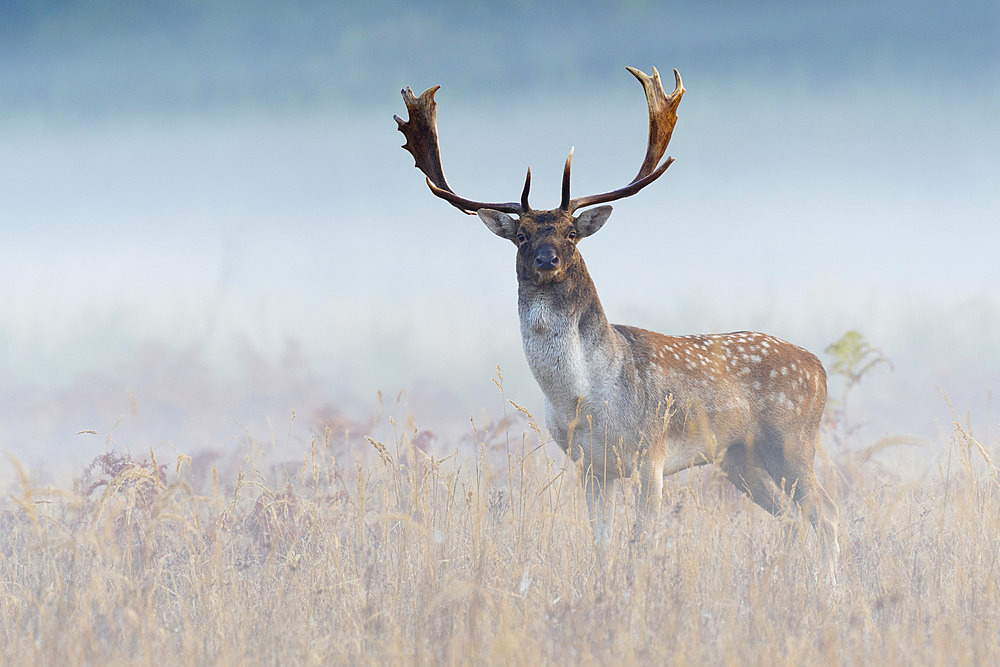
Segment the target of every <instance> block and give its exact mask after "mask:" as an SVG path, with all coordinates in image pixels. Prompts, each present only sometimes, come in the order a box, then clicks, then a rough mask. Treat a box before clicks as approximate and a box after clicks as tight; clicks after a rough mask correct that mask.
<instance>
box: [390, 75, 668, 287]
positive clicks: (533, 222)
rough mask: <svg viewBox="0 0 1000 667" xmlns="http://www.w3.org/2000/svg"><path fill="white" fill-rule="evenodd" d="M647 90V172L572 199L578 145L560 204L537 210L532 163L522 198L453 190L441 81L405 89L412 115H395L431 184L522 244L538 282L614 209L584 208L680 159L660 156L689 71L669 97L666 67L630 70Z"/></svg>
mask: <svg viewBox="0 0 1000 667" xmlns="http://www.w3.org/2000/svg"><path fill="white" fill-rule="evenodd" d="M626 69H627V70H628V71H629V72H630V73H631V74H632V75H633V76H635V78H636V79H638V80H639V83H641V84H642V87H643V90H644V91H645V93H646V102H647V104H648V106H649V142H648V144H647V147H646V157H645V159H644V160H643V161H642V166H641V167H640V168H639V173H638V174H636V176H635V178H633V179H632V180H631V181H630V182H629V183H627V184H626V185H625V186H623V187H621V188H618V189H616V190H611V191H610V192H605V193H603V194H598V195H590V196H585V197H575V198H570V168H571V166H572V162H573V151H572V150H570V153H569V157H567V158H566V165H565V167H564V168H563V179H562V200H561V202H560V204H559V208H555V209H551V210H535V209H533V208H531V206H530V205H529V204H528V193H529V191H530V189H531V169H530V168H529V169H528V173H527V176H526V177H525V179H524V188H523V190H522V191H521V201H520V202H507V203H486V202H479V201H473V200H470V199H465V198H464V197H460V196H459V195H457V194H456V193H455V191H454V190H452V189H451V186H449V185H448V182H447V180H445V177H444V170H443V169H442V167H441V151H440V149H439V147H438V137H437V102H435V101H434V94H435V93H436V92H437V91H438V89H439V88H440V86H434V87H433V88H428V89H427V90H425V91H424V92H423V94H422V95H420V97H417V96H416V95H414V94H413V91H412V90H410V89H409V88H406V89H404V90H403V91H402V94H403V100H404V102H405V103H406V109H407V113H408V116H409V120H407V121H404V120H403V119H401V118H400V117H399V116H395V119H396V123H398V125H399V131H400V132H402V133H403V135H404V136H405V137H406V143H405V144H403V148H405V149H406V150H407V151H409V152H410V154H411V155H413V158H414V161H415V163H416V164H415V166H416V167H417V168H418V169H420V171H422V172H423V173H424V175H425V176H426V178H427V187H429V188H430V189H431V192H433V193H434V194H435V195H437V196H438V197H440V198H441V199H444V200H446V201H448V202H449V203H450V204H451V205H452V206H454V207H456V208H457V209H459V210H460V211H462V212H463V213H467V214H472V213H477V214H478V215H479V217H480V219H481V220H482V221H483V222H484V223H485V224H486V226H487V227H488V228H489V229H490V231H492V232H493V233H494V234H496V235H497V236H499V237H501V238H505V239H507V240H509V241H511V242H512V243H514V244H515V245H516V246H517V247H518V251H517V275H518V279H519V280H523V281H527V282H530V283H532V284H535V285H544V284H546V283H550V282H561V281H562V280H563V279H564V278H565V276H566V275H567V272H568V271H570V270H571V269H572V267H573V266H574V264H575V263H576V262H577V261H579V253H577V252H576V245H577V243H579V242H580V240H581V239H583V238H586V237H588V236H590V235H591V234H594V233H595V232H597V230H599V229H600V228H601V226H602V225H604V223H605V221H607V219H608V216H609V215H611V207H610V206H599V207H597V208H593V209H589V210H586V211H582V212H581V213H579V214H578V215H575V213H576V211H578V210H580V209H584V208H587V207H589V206H594V205H596V204H605V203H607V202H611V201H615V200H617V199H623V198H625V197H630V196H631V195H634V194H635V193H637V192H639V191H640V190H642V189H643V188H644V187H646V186H647V185H649V184H650V183H652V182H653V181H655V180H656V179H657V178H659V177H660V176H662V175H663V172H665V171H666V170H667V168H668V167H669V166H670V165H671V164H672V163H673V161H674V160H673V158H671V157H668V158H667V159H666V160H663V162H662V163H661V162H660V160H661V158H662V157H663V154H664V153H665V152H666V150H667V145H668V144H669V143H670V136H671V135H672V134H673V130H674V125H675V124H676V123H677V106H678V105H679V104H680V101H681V97H682V96H683V95H684V86H683V84H682V82H681V75H680V73H678V71H677V70H676V69H675V70H674V79H675V81H676V83H675V86H674V90H673V92H672V93H671V94H670V95H669V96H668V95H667V94H666V93H665V92H664V90H663V84H662V83H661V82H660V73H659V72H657V71H656V68H655V67H654V68H653V74H652V76H649V75H647V74H644V73H643V72H641V71H639V70H638V69H635V68H634V67H627V68H626Z"/></svg>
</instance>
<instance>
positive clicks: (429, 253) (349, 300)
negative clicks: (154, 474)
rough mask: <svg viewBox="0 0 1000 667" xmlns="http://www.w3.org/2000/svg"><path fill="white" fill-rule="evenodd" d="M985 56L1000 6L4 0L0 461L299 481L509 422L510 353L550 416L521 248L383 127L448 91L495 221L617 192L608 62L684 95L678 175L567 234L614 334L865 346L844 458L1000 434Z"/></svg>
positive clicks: (514, 381)
mask: <svg viewBox="0 0 1000 667" xmlns="http://www.w3.org/2000/svg"><path fill="white" fill-rule="evenodd" d="M998 35H1000V5H998V3H997V2H995V0H984V1H981V2H952V3H933V2H908V3H898V2H888V1H875V2H872V1H869V0H865V1H859V2H840V3H831V2H784V1H769V2H761V3H743V2H706V3H684V4H682V3H671V2H652V1H644V0H633V1H627V2H619V3H614V2H593V1H590V0H574V1H573V2H554V3H547V4H545V5H544V6H543V5H542V4H541V3H535V2H526V1H513V2H502V1H492V2H475V1H474V2H467V1H463V2H447V1H442V2H426V3H404V2H392V1H373V2H367V3H318V2H295V3H279V4H275V3H269V2H263V1H247V2H242V3H238V4H234V3H223V2H203V1H198V2H194V1H189V2H161V3H133V2H125V1H124V0H96V1H88V2H83V1H82V0H80V1H71V0H69V1H65V2H55V1H34V2H26V1H21V0H8V1H6V2H3V3H2V4H0V233H2V236H0V451H2V452H4V453H6V454H8V455H10V456H12V457H14V458H16V459H18V460H20V461H22V462H24V463H26V464H29V465H30V466H32V467H34V468H36V469H37V468H40V467H44V468H46V469H47V470H57V469H63V468H65V469H66V470H70V471H73V470H78V469H79V466H80V465H82V464H84V463H85V462H86V461H89V460H90V459H92V458H93V457H94V456H96V455H98V454H100V453H101V452H103V451H105V450H106V449H108V448H110V447H118V448H119V449H125V450H130V451H133V452H137V453H138V454H140V455H142V454H143V452H148V450H149V448H150V447H154V448H157V449H158V450H159V449H162V448H168V449H170V448H173V449H175V450H176V451H178V452H184V453H191V452H195V451H201V450H209V449H224V448H239V447H242V446H245V445H246V443H247V442H248V441H260V442H272V443H275V444H276V445H277V446H278V448H279V449H282V450H285V449H287V451H288V455H289V456H291V457H292V458H294V457H295V456H300V454H299V452H300V451H301V448H300V446H299V445H300V444H301V443H303V442H305V443H308V441H309V438H310V437H311V435H312V434H313V433H316V432H318V431H321V430H322V428H323V426H324V425H329V424H335V425H336V428H353V429H355V430H357V431H364V430H365V429H367V428H373V427H372V424H375V423H376V422H377V421H378V420H379V418H378V417H377V415H381V416H382V418H384V417H385V416H393V417H395V418H396V419H397V420H402V419H405V417H406V415H407V414H408V413H411V412H412V413H413V414H414V415H415V417H416V420H417V423H418V424H419V425H420V426H421V427H422V428H425V429H428V430H430V431H433V432H434V433H435V434H437V439H436V443H437V444H436V445H435V444H433V443H432V444H431V445H429V446H432V447H433V446H437V447H439V448H441V449H442V450H444V451H446V452H447V451H450V450H453V448H454V442H455V440H454V438H455V437H457V435H456V434H460V433H465V432H467V431H469V430H470V429H471V427H470V424H469V418H470V417H473V418H475V419H476V420H477V421H478V422H484V421H489V420H490V419H493V418H495V417H496V416H497V415H502V414H503V411H504V404H503V399H502V398H501V396H500V393H499V392H498V390H497V388H496V386H495V385H494V383H493V382H492V381H491V380H492V379H493V378H494V377H495V374H496V366H497V365H498V364H499V365H500V366H501V368H502V372H503V376H504V391H505V393H506V396H507V397H508V398H512V399H514V400H516V401H517V402H518V403H520V404H522V405H525V406H526V407H528V408H529V409H530V410H532V411H533V412H534V413H535V414H536V415H538V417H539V418H541V416H542V414H543V410H542V399H541V394H540V391H539V390H538V389H537V387H536V385H535V384H534V381H533V379H532V378H531V376H530V373H529V371H528V369H527V366H526V363H525V361H524V358H523V354H522V352H521V349H520V337H519V330H518V324H517V312H516V281H515V277H514V248H513V247H512V246H510V244H507V243H505V242H502V241H500V240H499V239H497V238H496V237H495V236H493V235H492V234H491V233H490V232H489V231H487V230H486V229H485V227H483V226H482V224H481V223H480V222H479V221H478V219H477V218H474V217H469V216H464V215H462V214H460V213H458V212H457V211H456V210H455V209H453V208H451V207H450V206H448V205H447V204H445V203H444V202H442V201H440V200H438V199H436V198H435V197H433V196H432V195H431V194H430V193H429V192H428V191H427V189H426V186H425V185H424V179H423V176H422V175H421V174H420V173H419V172H418V171H416V170H415V169H414V168H413V160H412V158H410V156H409V155H408V154H406V153H405V152H404V151H403V150H401V149H400V148H399V146H400V144H402V143H403V137H402V135H401V134H400V133H399V132H397V131H396V124H395V122H393V120H392V116H393V114H395V113H398V114H400V115H403V116H405V108H404V105H403V102H402V99H401V97H400V95H399V90H400V88H401V87H404V86H411V87H412V88H413V89H414V91H416V92H417V93H419V92H420V91H422V90H423V89H425V88H427V87H430V86H433V85H438V84H440V85H441V86H442V88H441V90H440V91H439V92H438V94H437V100H438V103H439V109H438V123H439V131H440V138H441V149H442V154H443V162H444V168H445V173H446V174H447V176H448V179H449V181H450V183H451V185H452V186H453V187H454V188H455V189H456V190H457V191H458V192H459V193H460V194H462V195H464V196H467V197H470V198H473V199H480V200H500V201H508V200H511V199H516V198H517V196H518V194H519V192H520V188H521V184H522V181H523V175H524V170H525V168H526V167H528V166H529V165H530V166H531V167H532V173H533V176H534V179H533V188H532V203H533V205H534V206H536V207H553V206H556V205H557V204H558V199H559V180H560V176H561V167H562V163H563V160H564V159H565V157H566V154H567V152H568V151H569V149H570V147H571V146H575V148H576V153H575V157H574V171H573V176H574V180H573V194H574V195H579V194H590V193H594V192H599V191H605V190H608V189H612V188H615V187H618V186H620V185H623V184H624V183H626V182H627V181H628V180H630V179H631V178H632V176H633V175H634V173H635V171H636V170H637V169H638V165H639V163H640V162H641V160H642V157H643V154H644V151H645V142H646V132H647V127H646V107H645V100H644V98H643V95H642V92H641V88H640V87H639V85H638V84H637V83H636V81H635V80H634V79H633V78H632V77H631V76H630V75H628V74H627V73H626V72H625V69H624V68H625V66H626V65H633V66H636V67H639V68H640V69H642V70H644V71H646V72H649V71H650V68H651V67H652V66H656V67H657V68H658V69H659V70H660V72H661V73H662V74H663V76H664V81H665V83H666V84H667V87H668V90H669V86H670V84H669V82H670V81H671V77H670V74H669V73H670V70H671V68H674V67H676V68H678V69H679V70H680V71H681V73H682V75H683V77H684V83H685V87H686V88H687V91H688V92H687V94H686V95H685V97H684V101H683V103H682V105H681V107H680V120H679V122H678V125H677V129H676V131H675V133H674V137H673V141H672V144H671V146H670V149H669V154H671V155H673V156H674V157H675V158H676V160H677V162H676V163H675V164H674V165H673V166H672V167H671V169H670V170H669V172H667V174H666V175H665V176H664V177H663V178H662V179H660V181H658V182H657V183H656V184H655V185H654V186H651V187H650V188H647V189H646V190H645V191H643V192H642V193H641V194H640V195H638V196H636V197H633V198H631V199H628V200H624V201H621V202H618V203H616V204H615V213H614V215H613V216H612V217H611V219H610V221H609V223H608V224H607V225H606V226H605V227H604V229H603V230H602V231H601V233H600V234H598V235H596V236H595V237H593V238H591V239H587V240H586V241H585V242H584V243H583V244H582V245H581V250H582V252H583V254H584V256H585V257H586V258H587V263H588V266H589V268H590V271H591V274H592V276H593V277H594V280H595V282H596V284H597V287H598V291H599V292H600V295H601V297H602V300H603V302H604V305H605V309H606V310H607V312H608V315H609V317H610V318H611V320H612V321H613V322H622V323H628V324H634V325H638V326H643V327H645V328H650V329H655V330H658V331H662V332H665V333H677V334H685V333H699V332H716V331H731V330H741V329H755V330H763V331H766V332H768V333H772V334H775V335H777V336H779V337H782V338H785V339H787V340H791V341H793V342H796V343H798V344H800V345H803V346H805V347H807V348H809V349H811V350H813V351H815V352H816V353H818V354H819V355H820V356H821V358H823V359H824V361H825V362H826V363H827V365H828V367H829V365H830V363H831V359H830V357H829V355H826V354H823V351H824V350H825V349H826V347H827V346H828V345H829V344H830V343H832V342H833V341H834V340H836V339H838V338H839V337H840V336H841V335H842V334H844V332H846V331H848V330H850V329H856V330H857V331H859V332H861V333H862V334H863V335H864V336H865V337H866V338H867V339H868V340H869V341H870V342H871V344H872V345H874V346H876V347H878V348H879V349H880V350H881V352H882V353H883V354H884V355H885V356H886V357H887V358H888V359H890V360H891V361H892V364H893V368H892V369H891V370H890V369H889V367H888V366H885V365H881V366H879V367H878V368H877V369H876V370H874V371H873V372H872V373H870V374H869V375H868V376H866V377H865V379H864V381H863V382H862V384H861V385H860V386H859V387H858V388H857V389H856V390H854V391H853V392H852V395H851V399H850V400H851V418H852V420H854V422H855V423H856V424H858V425H860V426H861V428H859V430H858V431H857V432H856V433H855V435H854V436H853V440H854V444H855V446H865V445H866V444H870V443H872V442H874V441H876V440H878V439H879V438H881V437H883V436H886V435H894V434H909V435H914V436H917V437H920V438H925V439H927V440H928V442H929V444H928V445H927V447H926V448H925V451H927V452H930V453H931V454H933V453H934V452H935V447H938V448H943V443H945V442H946V440H947V437H948V433H950V431H951V423H952V421H953V420H959V421H962V422H963V423H968V424H969V426H970V428H972V429H973V432H974V433H975V434H976V436H977V437H978V438H980V441H981V442H986V443H989V442H992V443H994V444H995V443H996V441H997V438H998V437H1000V436H998V433H1000V424H998V419H1000V418H998V414H1000V410H998V409H997V406H996V405H994V399H993V392H995V391H996V390H997V389H998V388H1000V345H998V339H1000V262H998V248H1000V231H998V228H1000V224H998V223H1000V193H998V184H1000V168H998V163H997V155H1000V122H998V120H997V118H998V113H997V110H998V109H1000V38H998ZM838 383H840V384H838ZM830 389H831V395H836V396H839V395H840V392H841V391H842V390H843V385H842V380H841V379H840V378H836V377H834V378H832V379H831V386H830ZM379 392H381V393H382V398H381V399H379V398H378V396H379ZM380 400H381V402H380ZM380 405H381V407H380ZM293 414H294V418H293ZM281 455H283V454H281V453H279V456H281ZM3 468H9V466H8V464H7V462H6V461H5V462H3V463H0V470H2V469H3ZM2 476H3V473H2V472H0V477H2Z"/></svg>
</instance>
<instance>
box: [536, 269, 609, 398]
mask: <svg viewBox="0 0 1000 667" xmlns="http://www.w3.org/2000/svg"><path fill="white" fill-rule="evenodd" d="M518 315H519V317H520V320H521V342H522V343H523V345H524V354H525V357H526V358H527V361H528V366H529V367H530V368H531V372H532V374H533V375H534V376H535V380H536V381H537V382H538V384H539V386H540V387H541V389H542V392H543V393H544V394H545V396H546V398H547V399H549V401H550V402H551V403H552V404H553V405H554V406H557V407H559V406H561V407H562V408H563V409H569V410H573V409H575V406H576V405H577V403H578V402H579V400H580V399H581V398H582V399H583V400H584V401H587V402H589V399H590V398H591V393H592V390H591V388H592V387H593V386H594V384H595V383H594V382H592V379H593V380H597V379H598V378H600V377H608V376H607V373H609V372H611V371H613V370H614V369H613V366H614V365H615V364H620V363H621V358H622V355H621V354H619V350H618V348H619V346H620V344H619V343H618V340H617V337H616V336H615V333H614V330H613V329H612V327H611V324H610V323H609V322H608V318H607V316H606V315H605V314H604V308H603V307H602V306H601V301H600V299H599V298H598V297H597V289H596V288H595V287H594V282H593V280H591V278H590V274H589V273H588V272H587V267H586V265H585V264H584V262H583V258H582V257H581V258H578V261H576V262H574V264H573V266H571V267H570V268H569V269H567V272H566V277H565V279H563V280H562V281H561V282H558V283H549V284H545V285H535V284H533V283H532V282H531V281H529V280H526V279H524V278H522V277H519V278H518Z"/></svg>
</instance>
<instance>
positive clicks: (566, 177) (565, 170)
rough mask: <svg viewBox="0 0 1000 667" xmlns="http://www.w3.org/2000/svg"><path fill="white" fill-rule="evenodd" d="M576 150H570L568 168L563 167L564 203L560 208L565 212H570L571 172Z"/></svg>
mask: <svg viewBox="0 0 1000 667" xmlns="http://www.w3.org/2000/svg"><path fill="white" fill-rule="evenodd" d="M574 150H576V148H575V147H574V148H570V149H569V155H567V156H566V166H564V167H563V180H562V201H561V202H560V204H559V208H561V209H562V210H564V211H568V210H569V170H570V167H571V166H572V165H573V151H574Z"/></svg>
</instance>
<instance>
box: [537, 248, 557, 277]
mask: <svg viewBox="0 0 1000 667" xmlns="http://www.w3.org/2000/svg"><path fill="white" fill-rule="evenodd" d="M558 264H559V255H557V254H556V249H555V248H553V247H552V246H550V245H544V246H542V247H541V248H539V249H538V252H537V253H536V254H535V266H537V267H538V268H539V269H541V270H542V271H552V270H554V269H555V268H556V266H557V265H558Z"/></svg>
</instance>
